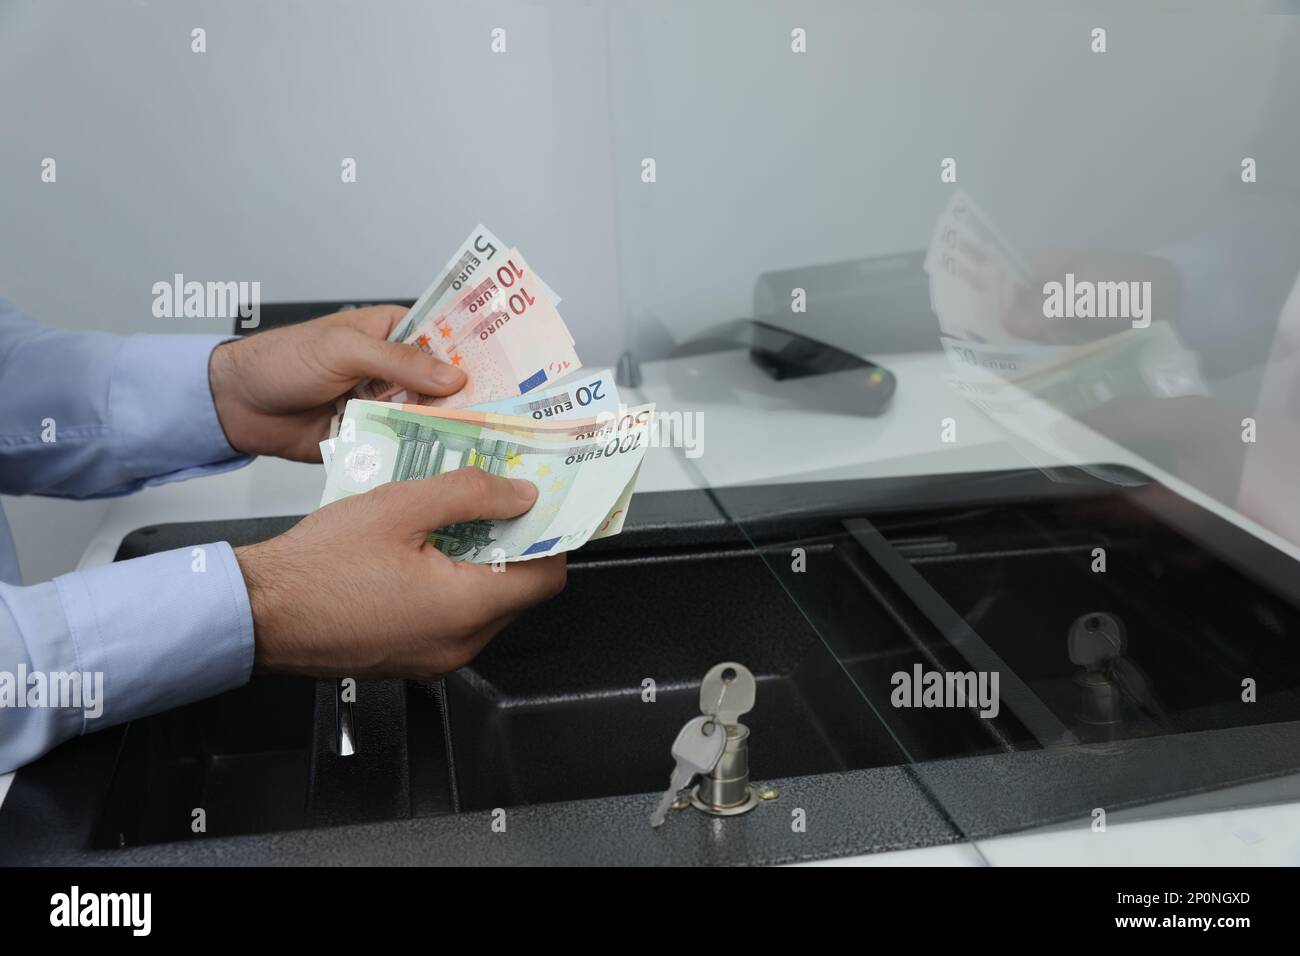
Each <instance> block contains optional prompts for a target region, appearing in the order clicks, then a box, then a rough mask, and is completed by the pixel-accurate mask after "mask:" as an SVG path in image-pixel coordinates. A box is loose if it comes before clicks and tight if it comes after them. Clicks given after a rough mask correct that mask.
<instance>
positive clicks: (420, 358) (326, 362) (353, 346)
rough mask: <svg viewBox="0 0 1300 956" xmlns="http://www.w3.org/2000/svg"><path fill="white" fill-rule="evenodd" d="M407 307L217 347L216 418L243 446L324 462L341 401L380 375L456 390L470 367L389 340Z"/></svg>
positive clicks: (342, 315) (436, 391)
mask: <svg viewBox="0 0 1300 956" xmlns="http://www.w3.org/2000/svg"><path fill="white" fill-rule="evenodd" d="M405 314H406V310H405V309H403V308H402V307H401V306H397V305H377V306H374V307H372V308H369V309H357V310H355V311H352V312H339V313H337V314H336V315H327V316H325V317H324V318H320V319H313V320H312V321H310V322H304V323H302V324H301V325H294V326H290V327H289V328H285V329H272V330H271V331H269V332H259V333H258V334H257V335H252V336H249V337H248V338H246V339H239V340H237V341H234V342H226V343H224V344H222V345H219V346H217V348H216V349H214V350H213V352H212V360H211V362H210V363H209V368H208V380H209V382H210V384H211V386H212V398H213V401H214V402H215V404H216V408H217V417H218V418H219V419H220V421H221V427H222V428H223V429H225V432H226V439H227V441H229V442H230V446H231V447H232V448H234V449H235V450H236V451H239V452H244V453H245V454H250V455H278V456H279V457H281V458H290V459H293V460H294V461H320V447H319V445H320V443H321V441H323V440H324V439H326V438H328V437H329V423H330V419H331V418H332V417H333V415H334V412H335V408H334V402H335V401H336V400H337V399H338V398H339V397H340V396H342V395H344V394H346V393H347V392H348V391H350V390H351V389H352V388H353V387H354V386H356V385H357V384H358V383H359V382H362V381H365V380H366V379H371V378H378V379H385V380H388V381H392V382H396V383H397V384H398V385H401V386H402V387H403V388H407V389H409V390H411V391H414V392H420V393H421V394H424V395H450V394H452V393H453V392H455V391H457V390H458V389H459V388H460V387H461V386H462V385H464V384H465V373H463V372H462V371H460V369H457V368H453V367H452V366H450V365H448V364H446V363H445V362H440V361H438V360H437V359H435V358H433V357H432V356H430V355H426V354H425V353H424V352H422V351H420V350H419V349H417V348H413V347H412V346H410V345H403V344H401V343H398V342H389V341H387V337H388V333H389V332H390V331H392V329H393V326H395V325H396V324H397V323H398V321H399V320H401V318H402V316H404V315H405Z"/></svg>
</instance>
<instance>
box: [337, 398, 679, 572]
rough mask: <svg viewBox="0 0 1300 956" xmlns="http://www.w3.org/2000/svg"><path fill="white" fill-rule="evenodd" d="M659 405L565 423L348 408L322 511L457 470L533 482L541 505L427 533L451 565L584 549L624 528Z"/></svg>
mask: <svg viewBox="0 0 1300 956" xmlns="http://www.w3.org/2000/svg"><path fill="white" fill-rule="evenodd" d="M653 412H654V406H653V405H641V406H636V407H634V408H629V409H626V410H624V411H622V412H621V413H619V414H602V415H600V416H597V417H594V418H582V419H575V420H571V421H567V422H556V421H553V422H545V423H541V422H537V421H535V420H533V419H529V418H523V417H518V416H508V415H499V414H497V413H494V412H479V411H474V410H470V409H463V408H461V409H437V408H430V407H428V406H421V405H401V404H396V403H390V402H369V401H364V400H358V399H354V400H352V401H350V402H349V403H348V406H347V410H346V411H345V413H344V417H343V423H342V425H341V427H340V429H339V438H337V439H334V440H333V442H334V444H333V447H332V455H331V461H330V463H329V466H328V474H327V477H326V482H325V491H324V494H323V495H322V497H321V505H322V506H324V505H327V504H329V503H331V502H334V501H338V500H340V499H342V498H346V497H349V496H351V495H355V494H362V493H364V492H366V491H369V490H371V489H372V488H375V487H378V486H379V485H381V484H384V483H386V482H390V481H409V480H415V479H419V478H426V477H432V476H434V475H438V474H443V473H446V472H449V471H454V470H456V469H458V468H467V467H474V468H480V469H482V470H484V471H487V472H489V473H491V474H496V475H504V476H506V477H510V478H527V479H528V480H530V481H532V482H533V484H535V485H536V486H537V489H538V497H537V500H536V502H534V504H533V506H532V508H530V509H529V510H528V512H527V513H525V514H523V515H521V516H519V517H517V518H505V519H491V518H485V519H479V520H476V521H469V522H463V523H460V524H456V525H452V526H449V527H446V528H440V529H437V530H435V531H433V532H431V533H430V536H429V540H430V541H431V542H432V543H433V544H434V545H435V546H436V547H437V548H438V549H439V550H440V551H442V552H443V553H444V554H446V555H447V556H448V557H450V558H452V559H454V560H461V561H471V562H475V563H489V562H495V561H523V560H529V559H531V558H537V557H544V556H546V555H551V554H558V553H560V552H563V551H570V550H573V549H575V548H579V547H582V545H583V544H585V543H586V542H587V541H589V540H592V539H593V538H597V537H604V536H606V535H608V534H612V533H617V531H618V529H620V528H621V527H622V520H623V517H624V515H625V514H626V509H627V503H628V501H629V500H630V498H631V495H632V492H633V490H634V487H635V481H636V475H637V473H638V472H639V469H640V465H641V461H642V459H643V458H644V455H645V450H646V448H647V447H648V444H649V429H650V424H651V418H652V416H653Z"/></svg>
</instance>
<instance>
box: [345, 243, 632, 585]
mask: <svg viewBox="0 0 1300 956" xmlns="http://www.w3.org/2000/svg"><path fill="white" fill-rule="evenodd" d="M557 301H558V299H557V297H556V296H555V293H554V292H553V291H552V290H551V288H550V287H549V286H548V285H546V283H545V282H543V281H542V280H541V278H540V277H538V276H537V275H536V274H535V273H534V272H533V271H532V269H531V268H530V267H529V265H528V263H527V262H526V261H525V260H524V258H523V256H522V255H521V254H520V253H519V250H517V249H514V248H510V247H506V246H505V244H504V243H502V242H501V241H500V240H499V239H497V237H496V236H494V235H493V234H492V233H491V232H490V231H488V230H487V229H486V228H485V227H483V226H479V227H477V228H476V229H475V230H474V232H473V233H471V234H470V236H469V238H468V239H466V240H465V242H464V243H462V244H461V247H460V249H458V250H457V252H456V254H455V255H454V256H453V257H452V259H451V260H450V261H449V262H448V263H447V265H446V266H445V267H444V268H443V271H442V273H441V274H440V275H439V276H438V278H437V279H435V280H434V282H433V284H432V285H430V286H429V288H428V289H427V290H426V291H425V293H424V295H422V296H421V297H420V298H419V300H418V301H417V302H416V303H415V305H414V306H412V308H411V310H410V311H409V312H408V313H407V315H406V316H405V317H404V318H403V319H402V321H401V322H399V323H398V325H397V326H396V327H395V328H394V330H393V333H392V335H391V336H390V339H391V340H393V341H401V342H404V343H406V344H409V345H410V346H411V347H412V348H419V349H422V350H424V351H426V352H428V353H429V354H431V355H434V356H436V357H438V358H439V359H441V360H442V361H445V362H448V363H449V364H452V365H455V366H457V367H459V368H460V369H461V370H462V371H464V372H465V374H466V378H467V381H466V384H465V386H464V387H463V388H462V389H461V390H460V391H459V392H457V393H456V394H455V395H451V396H447V397H445V398H433V397H430V396H424V395H415V394H408V393H407V392H406V391H404V390H402V389H400V388H398V387H397V386H396V385H393V384H392V383H388V382H378V381H371V382H364V383H362V384H361V385H360V386H358V387H357V389H356V391H355V393H354V395H355V397H353V398H350V399H349V400H347V402H346V405H345V406H344V407H343V409H342V411H341V413H340V415H339V416H338V417H336V419H335V424H334V427H333V429H332V433H333V434H332V437H331V438H329V439H328V440H326V441H324V442H322V443H321V457H322V459H323V461H324V462H325V469H326V481H325V491H324V494H323V495H322V497H321V505H322V506H324V505H327V504H329V503H331V502H333V501H338V500H339V499H341V498H346V497H348V496H350V495H355V494H362V493H364V492H366V491H369V490H371V489H372V488H375V487H377V486H378V485H381V484H384V483H385V482H389V481H410V480H413V479H419V478H426V477H432V476H434V475H438V474H442V473H445V472H448V471H453V470H455V469H458V468H480V469H482V470H484V471H487V472H489V473H491V474H496V475H504V476H506V477H510V478H527V479H528V480H530V481H532V482H533V483H534V484H535V485H536V486H537V489H538V498H537V501H536V503H534V505H533V507H532V508H531V509H530V510H529V511H528V512H527V513H526V514H524V515H521V516H520V517H517V518H511V519H482V520H478V521H471V522H466V523H463V524H458V525H454V526H451V527H448V528H441V529H438V530H437V531H435V532H433V533H432V534H430V536H429V537H430V541H431V542H432V543H433V544H434V545H435V546H436V547H437V548H438V549H439V550H441V551H442V552H443V553H444V554H446V555H447V556H448V557H450V558H453V559H455V560H461V561H471V562H476V563H489V562H501V561H523V560H529V559H531V558H538V557H544V556H546V555H551V554H558V553H560V552H563V551H571V550H573V549H574V548H579V547H582V545H584V544H585V543H586V542H588V541H590V540H594V539H596V538H602V537H608V536H609V535H613V534H617V533H618V532H619V531H621V530H622V527H623V521H624V518H625V517H626V515H627V510H628V506H629V503H630V501H631V498H632V494H633V492H634V490H635V487H636V479H637V475H638V474H639V472H640V467H641V460H642V457H643V456H644V454H645V449H646V447H647V445H648V441H649V429H650V426H651V419H652V416H653V414H654V406H653V405H640V406H634V407H627V406H625V405H624V404H623V402H622V400H621V398H620V396H619V393H618V389H617V387H616V386H615V384H614V380H613V375H612V374H611V373H610V371H609V370H601V371H597V372H590V373H589V372H586V371H584V370H582V363H581V361H580V360H579V359H578V356H577V353H576V351H575V350H574V341H573V336H572V335H571V334H570V333H569V330H568V328H567V327H566V326H565V324H564V320H563V319H562V318H561V317H560V315H559V313H558V312H557V311H556V309H555V303H556V302H557Z"/></svg>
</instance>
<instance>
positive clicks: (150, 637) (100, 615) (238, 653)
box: [54, 541, 253, 732]
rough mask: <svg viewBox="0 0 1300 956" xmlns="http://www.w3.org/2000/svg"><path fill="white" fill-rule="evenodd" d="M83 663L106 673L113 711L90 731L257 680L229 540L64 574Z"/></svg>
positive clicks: (61, 586) (62, 594)
mask: <svg viewBox="0 0 1300 956" xmlns="http://www.w3.org/2000/svg"><path fill="white" fill-rule="evenodd" d="M54 584H55V586H56V587H57V588H58V593H59V598H60V601H61V602H62V605H63V612H64V614H65V616H66V617H67V620H68V629H69V633H70V636H71V641H72V644H73V645H74V647H75V648H76V654H77V659H78V660H79V661H80V665H79V668H78V669H79V670H81V671H82V672H88V673H90V674H95V673H102V674H103V675H104V676H103V681H104V683H103V687H104V694H103V697H104V703H103V713H102V714H101V715H100V716H98V717H93V718H92V717H90V716H89V715H87V717H86V719H85V721H84V723H83V727H82V732H85V731H87V730H96V729H98V728H99V727H103V726H108V725H111V724H119V723H123V722H124V721H128V720H134V719H136V718H138V717H144V716H147V715H149V714H154V713H158V712H160V711H163V710H170V709H171V708H173V707H179V706H181V705H182V704H188V703H192V702H194V701H196V700H201V699H202V698H205V697H211V696H212V695H214V694H219V693H221V692H222V691H226V690H230V689H231V688H234V687H238V686H240V685H242V684H244V683H246V682H247V681H248V678H249V676H250V675H251V673H252V670H253V613H252V609H251V608H250V607H249V603H248V591H247V589H246V587H245V586H244V577H243V573H242V572H241V571H240V569H239V562H238V561H237V560H236V559H235V553H234V551H233V550H231V547H230V545H229V544H227V543H226V542H224V541H221V542H217V543H216V544H206V545H202V546H199V547H194V548H181V549H178V550H176V551H164V552H162V553H160V554H153V555H148V556H146V557H142V558H135V559H133V560H131V561H123V562H120V563H114V564H109V565H104V566H101V567H96V568H89V569H87V570H85V571H78V572H76V573H74V574H67V575H64V576H62V577H58V578H55V579H54Z"/></svg>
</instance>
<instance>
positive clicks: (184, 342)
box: [108, 335, 250, 480]
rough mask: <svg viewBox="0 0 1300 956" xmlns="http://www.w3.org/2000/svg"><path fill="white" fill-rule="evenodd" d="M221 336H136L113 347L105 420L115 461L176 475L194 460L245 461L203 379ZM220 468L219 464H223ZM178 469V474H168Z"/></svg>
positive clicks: (136, 470)
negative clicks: (232, 444) (233, 445)
mask: <svg viewBox="0 0 1300 956" xmlns="http://www.w3.org/2000/svg"><path fill="white" fill-rule="evenodd" d="M229 340H230V337H229V336H223V335H133V336H131V337H130V338H128V339H127V340H126V342H125V343H124V344H123V345H122V347H121V349H119V350H118V352H117V355H116V357H115V359H114V363H113V375H112V381H111V383H110V385H109V400H108V409H109V411H108V420H109V423H110V424H111V426H112V431H111V434H112V435H113V436H114V440H115V441H116V442H117V445H118V447H117V448H116V449H115V453H116V455H117V458H118V461H120V462H121V463H122V464H123V466H124V467H125V468H126V469H127V470H128V471H129V472H130V473H131V474H134V475H136V476H138V477H141V478H146V477H150V478H152V477H158V478H164V480H166V477H172V478H180V477H187V476H188V475H189V474H192V473H193V470H194V468H195V466H200V465H211V464H214V463H216V462H222V463H226V462H230V463H231V465H232V466H236V467H237V466H238V465H239V464H243V463H244V462H247V461H249V460H250V459H249V458H248V456H245V455H240V454H239V453H238V452H237V451H235V450H234V449H233V448H231V447H230V443H229V442H227V441H226V435H225V432H224V431H223V430H222V428H221V422H220V420H219V419H218V418H217V408H216V405H215V403H214V402H213V399H212V387H211V385H210V384H209V383H208V362H209V360H210V358H211V356H212V350H213V349H214V348H216V347H217V346H218V345H220V344H221V343H222V342H227V341H229ZM223 470H224V469H223ZM171 473H176V474H171Z"/></svg>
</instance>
